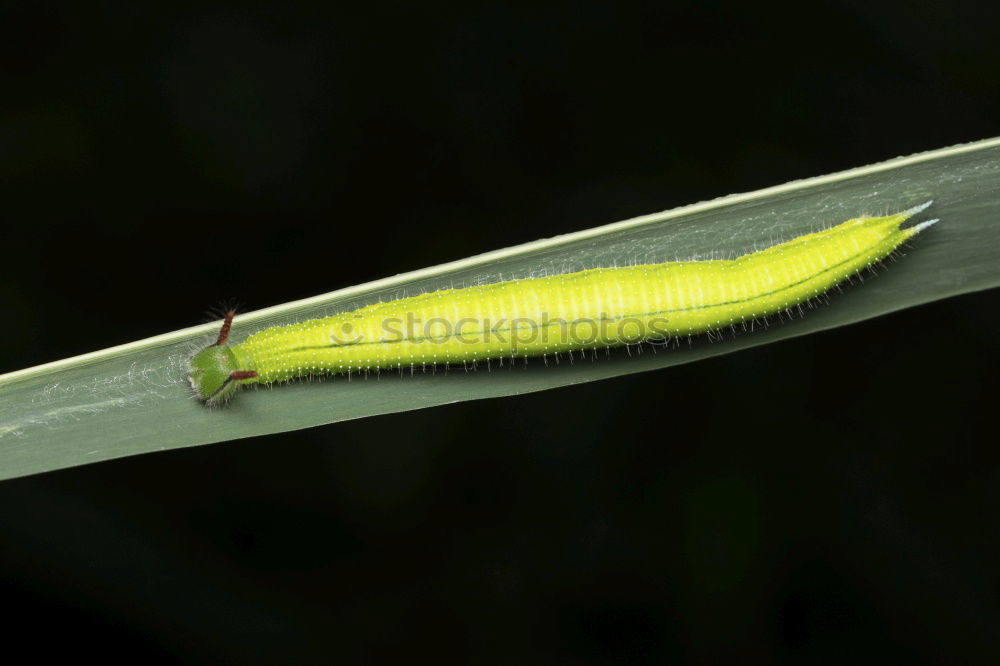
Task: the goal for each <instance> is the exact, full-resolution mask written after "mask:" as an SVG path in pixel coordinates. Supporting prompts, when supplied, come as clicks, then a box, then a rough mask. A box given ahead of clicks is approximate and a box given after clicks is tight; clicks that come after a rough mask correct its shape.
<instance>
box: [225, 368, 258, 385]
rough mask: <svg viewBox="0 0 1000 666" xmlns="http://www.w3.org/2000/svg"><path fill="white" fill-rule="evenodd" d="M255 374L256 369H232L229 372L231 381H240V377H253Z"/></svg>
mask: <svg viewBox="0 0 1000 666" xmlns="http://www.w3.org/2000/svg"><path fill="white" fill-rule="evenodd" d="M256 376H257V371H256V370H234V371H233V372H231V373H229V378H230V379H232V380H233V381H237V382H238V381H240V380H241V379H253V378H254V377H256Z"/></svg>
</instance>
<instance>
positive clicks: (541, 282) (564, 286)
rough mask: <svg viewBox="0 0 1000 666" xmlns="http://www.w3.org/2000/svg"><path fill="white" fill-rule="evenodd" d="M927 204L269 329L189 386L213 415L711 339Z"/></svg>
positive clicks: (890, 244)
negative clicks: (240, 401) (598, 351)
mask: <svg viewBox="0 0 1000 666" xmlns="http://www.w3.org/2000/svg"><path fill="white" fill-rule="evenodd" d="M929 205H930V202H928V203H926V204H923V205H921V206H917V207H915V208H911V209H909V210H906V211H903V212H902V213H896V214H894V215H887V216H884V217H859V218H855V219H853V220H848V221H847V222H844V223H842V224H839V225H837V226H835V227H832V228H831V229H828V230H826V231H822V232H819V233H812V234H806V235H804V236H800V237H798V238H795V239H793V240H790V241H788V242H786V243H782V244H780V245H776V246H774V247H771V248H768V249H766V250H762V251H759V252H753V253H751V254H746V255H743V256H741V257H738V258H736V259H732V260H717V261H677V262H666V263H659V264H646V265H640V266H631V267H628V268H593V269H590V270H584V271H579V272H576V273H566V274H562V275H553V276H548V277H540V278H527V279H521V280H509V281H505V282H497V283H495V284H488V285H484V286H475V287H465V288H460V289H442V290H440V291H433V292H429V293H426V294H422V295H420V296H413V297H410V298H402V299H399V300H395V301H389V302H385V303H379V304H377V305H371V306H368V307H364V308H361V309H358V310H353V311H351V312H344V313H341V314H336V315H332V316H329V317H323V318H321V319H312V320H309V321H305V322H302V323H299V324H293V325H289V326H275V327H272V328H268V329H265V330H262V331H259V332H257V333H254V334H253V335H251V336H249V337H248V338H247V339H246V340H245V341H244V342H242V343H240V344H236V345H231V346H230V345H227V344H226V343H227V341H228V338H229V331H230V328H231V326H232V319H233V313H232V312H229V313H228V314H227V316H226V319H225V322H224V323H223V325H222V330H221V331H220V333H219V338H218V340H217V341H216V343H215V344H214V345H212V346H210V347H208V348H206V349H204V350H202V351H200V352H198V353H197V354H195V355H194V357H193V358H192V359H191V365H190V373H189V376H190V380H191V386H192V387H193V388H194V391H195V393H196V394H197V396H198V397H199V398H200V399H201V400H203V401H204V402H205V403H207V404H209V405H213V404H216V403H219V402H220V401H224V400H226V399H227V398H229V397H230V396H232V394H233V393H234V392H235V391H236V389H237V388H238V387H239V386H240V385H242V384H250V383H262V384H269V383H272V382H280V381H284V380H288V379H292V378H295V377H303V376H309V375H325V374H336V373H351V372H355V371H361V370H369V369H378V368H402V367H415V366H426V365H429V364H436V363H454V362H469V361H478V360H487V359H496V358H511V357H525V358H526V357H529V356H542V355H546V354H556V353H559V352H567V351H575V350H583V349H593V348H597V347H610V346H614V345H622V344H633V343H639V342H647V341H655V340H663V339H666V338H670V337H674V336H679V335H691V334H695V333H705V332H709V331H713V330H717V329H720V328H723V327H726V326H730V325H733V324H736V323H739V322H744V321H746V320H753V319H755V318H757V317H763V316H766V315H771V314H775V313H778V312H780V311H782V310H786V309H788V308H790V307H793V306H795V305H798V304H800V303H802V302H804V301H806V300H808V299H810V298H812V297H814V296H818V295H819V294H822V293H823V292H825V291H827V290H828V289H830V288H831V287H833V286H835V285H836V284H838V283H839V282H842V281H843V280H845V279H847V278H848V277H850V276H851V275H853V274H855V273H857V272H858V271H860V270H862V269H864V268H865V267H867V266H871V265H872V264H874V263H876V262H878V261H881V260H882V259H884V258H886V257H887V256H888V255H889V254H890V253H891V252H892V251H893V250H895V249H896V248H897V247H899V245H900V244H901V243H903V242H904V241H905V240H907V239H908V238H911V237H913V236H914V235H916V234H917V233H919V232H920V231H922V230H923V229H926V228H927V227H929V226H930V225H932V224H934V222H936V221H937V220H930V221H927V222H923V223H921V224H917V225H915V226H912V227H909V228H906V229H900V224H902V223H903V222H904V221H906V220H907V219H908V218H909V217H911V216H912V215H914V214H916V213H918V212H920V211H922V210H924V209H925V208H926V207H927V206H929Z"/></svg>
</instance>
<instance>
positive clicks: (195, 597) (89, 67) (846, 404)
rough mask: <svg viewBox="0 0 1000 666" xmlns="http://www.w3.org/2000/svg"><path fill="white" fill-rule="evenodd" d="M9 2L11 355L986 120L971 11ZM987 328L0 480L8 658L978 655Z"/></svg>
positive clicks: (0, 285)
mask: <svg viewBox="0 0 1000 666" xmlns="http://www.w3.org/2000/svg"><path fill="white" fill-rule="evenodd" d="M24 4H25V7H24V8H21V9H3V10H2V13H0V84H2V93H0V95H2V97H0V100H2V101H0V195H2V198H0V225H2V227H0V228H2V231H0V243H2V245H0V247H2V248H3V250H4V269H3V278H2V281H0V307H2V309H0V312H2V315H0V316H2V318H3V324H4V325H3V326H2V336H3V339H2V345H0V350H2V351H0V371H8V370H15V369H19V368H21V367H26V366H29V365H33V364H36V363H41V362H45V361H50V360H55V359H58V358H62V357H65V356H69V355H73V354H78V353H83V352H87V351H92V350H95V349H100V348H103V347H107V346H110V345H114V344H119V343H123V342H128V341H131V340H135V339H139V338H143V337H147V336H150V335H154V334H158V333H162V332H166V331H170V330H174V329H177V328H181V327H184V326H188V325H192V324H195V323H198V322H200V321H203V320H204V313H205V312H206V311H207V310H208V309H209V308H210V307H212V306H215V305H217V304H219V303H220V302H222V301H225V300H227V299H230V298H235V299H238V301H239V303H240V304H241V307H242V309H244V310H251V309H256V308H259V307H265V306H269V305H274V304H277V303H282V302H285V301H289V300H292V299H296V298H301V297H306V296H311V295H315V294H318V293H322V292H325V291H329V290H332V289H335V288H338V287H343V286H347V285H351V284H355V283H359V282H363V281H366V280H370V279H375V278H379V277H384V276H386V275H390V274H394V273H398V272H401V271H405V270H411V269H416V268H421V267H424V266H428V265H432V264H436V263H440V262H443V261H447V260H451V259H456V258H461V257H463V256H466V255H469V254H474V253H479V252H483V251H487V250H491V249H496V248H499V247H505V246H509V245H514V244H517V243H521V242H525V241H530V240H534V239H537V238H540V237H543V236H550V235H553V234H557V233H564V232H569V231H574V230H578V229H584V228H588V227H591V226H594V225H598V224H603V223H607V222H611V221H616V220H619V219H624V218H627V217H631V216H634V215H638V214H643V213H648V212H653V211H657V210H662V209H665V208H669V207H673V206H677V205H682V204H686V203H691V202H694V201H698V200H702V199H706V198H711V197H715V196H720V195H724V194H728V193H731V192H738V191H747V190H753V189H756V188H760V187H764V186H768V185H773V184H778V183H781V182H784V181H787V180H791V179H795V178H802V177H808V176H814V175H820V174H824V173H828V172H832V171H838V170H842V169H846V168H851V167H855V166H860V165H863V164H867V163H870V162H875V161H880V160H883V159H887V158H890V157H893V156H896V155H900V154H908V153H912V152H916V151H921V150H928V149H934V148H939V147H943V146H946V145H951V144H954V143H957V142H963V141H970V140H975V139H980V138H986V137H990V136H994V135H997V134H1000V121H998V117H1000V116H998V113H1000V90H998V86H997V81H998V80H1000V40H998V39H997V34H998V25H1000V22H998V19H1000V14H998V10H997V9H996V5H989V6H987V4H986V3H980V2H949V3H937V4H928V5H926V6H922V5H917V4H915V3H909V2H906V3H877V4H876V3H870V2H840V3H811V4H809V5H808V9H807V10H806V9H803V7H804V6H803V5H797V6H796V7H797V8H794V9H793V8H789V7H782V8H775V7H768V6H761V5H759V4H757V3H746V4H745V5H742V6H736V7H733V6H728V5H727V4H725V3H688V4H684V3H667V2H663V3H658V2H644V3H622V2H614V3H611V2H609V3H568V2H546V3H481V2H465V3H454V4H441V3H427V2H424V3H413V4H408V5H404V6H401V5H400V4H399V3H377V2H376V3H358V2H351V3H346V2H315V3H294V4H287V3H246V4H225V3H216V4H212V5H211V6H205V4H204V3H200V2H198V3H190V2H177V1H173V2H164V3H160V4H152V3H110V2H107V3H100V2H92V3H80V4H78V5H77V4H67V5H65V6H59V4H58V3H33V4H31V5H30V6H28V5H27V3H24ZM997 304H998V298H997V295H996V294H995V293H983V294H973V295H969V296H965V297H962V298H957V299H952V300H949V301H945V302H940V303H936V304H933V305H929V306H924V307H920V308H916V309H912V310H909V311H905V312H902V313H897V314H894V315H891V316H887V317H882V318H880V319H878V320H876V321H872V322H868V323H864V324H861V325H857V326H853V327H849V328H845V329H840V330H837V331H833V332H829V333H824V334H818V335H812V336H809V337H806V338H802V339H798V340H794V341H790V342H785V343H782V344H779V345H774V346H768V347H764V348H759V349H754V350H750V351H746V352H742V353H739V354H735V355H731V356H726V357H722V358H717V359H713V360H709V361H704V362H701V363H698V364H695V365H689V366H684V367H679V368H674V369H670V370H666V371H660V372H653V373H647V374H643V375H634V376H629V377H624V378H620V379H615V380H610V381H603V382H597V383H592V384H588V385H583V386H577V387H571V388H564V389H560V390H556V391H550V392H547V393H542V394H536V395H529V396H524V397H517V398H505V399H500V400H489V401H482V402H476V403H466V404H459V405H452V406H447V407H439V408H435V409H432V410H427V411H422V412H414V413H408V414H398V415H392V416H384V417H378V418H371V419H366V420H363V421H359V422H353V423H342V424H337V425H333V426H328V427H324V428H316V429H312V430H308V431H305V432H295V433H288V434H284V435H280V436H273V437H265V438H258V439H253V440H241V441H237V442H231V443H227V444H222V445H215V446H206V447H199V448H195V449H191V450H183V451H172V452H168V453H161V454H156V455H149V456H142V457H137V458H131V459H126V460H121V461H116V462H111V463H104V464H100V465H95V466H90V467H84V468H77V469H72V470H66V471H61V472H57V473H50V474H45V475H40V476H35V477H31V478H26V479H20V480H16V481H7V482H4V483H3V484H0V599H2V600H3V604H2V605H3V608H4V609H5V612H6V613H7V617H6V619H4V620H3V622H2V629H0V634H2V642H3V645H4V648H3V649H4V650H13V649H16V648H17V647H25V648H27V649H30V650H31V652H32V655H33V659H35V660H39V659H44V658H46V657H60V658H74V659H75V658H79V657H81V656H82V655H87V654H94V655H98V656H100V657H102V658H104V659H107V660H110V661H124V660H126V659H127V660H141V661H142V662H143V663H171V662H186V663H245V664H253V663H285V664H291V663H310V662H324V663H344V664H352V663H398V662H400V661H411V660H414V659H420V658H428V659H435V660H437V661H441V662H444V663H455V662H457V663H472V662H476V663H530V664H535V663H538V664H546V663H552V664H565V663H580V664H647V663H667V662H678V661H680V662H685V663H720V662H731V661H732V662H735V661H738V662H740V663H757V662H765V661H766V662H772V663H809V664H817V663H820V664H822V663H829V664H842V663H844V662H850V663H879V664H883V663H921V664H923V663H928V664H931V663H969V664H971V663H995V659H994V657H996V656H998V654H1000V638H998V635H997V627H998V626H1000V575H998V570H997V562H998V561H1000V540H998V530H997V526H996V520H997V515H998V514H997V510H998V508H1000V490H998V488H1000V452H998V447H997V446H996V441H995V440H996V437H995V428H996V426H995V423H996V418H995V409H996V408H995V404H996V403H995V397H994V395H993V390H994V387H995V385H996V376H997V355H996V354H995V352H994V344H995V343H994V336H995V331H996V330H997V325H998V324H1000V321H998V320H1000V317H998V315H997ZM991 429H993V433H992V437H991V436H990V435H989V434H983V433H989V432H990V430H991Z"/></svg>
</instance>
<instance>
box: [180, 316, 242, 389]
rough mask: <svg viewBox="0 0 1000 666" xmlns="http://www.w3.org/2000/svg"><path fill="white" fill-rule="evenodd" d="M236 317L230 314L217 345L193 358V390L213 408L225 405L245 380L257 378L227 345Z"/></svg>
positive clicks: (189, 373) (191, 379) (190, 375)
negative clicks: (241, 366)
mask: <svg viewBox="0 0 1000 666" xmlns="http://www.w3.org/2000/svg"><path fill="white" fill-rule="evenodd" d="M234 314H235V312H233V311H232V310H230V311H229V312H227V313H226V319H225V321H224V322H223V323H222V330H221V331H219V339H218V340H216V342H215V344H214V345H212V346H210V347H206V348H205V349H202V350H201V351H200V352H198V353H197V354H195V355H194V356H192V357H191V363H190V366H189V369H188V379H189V380H190V381H191V388H193V389H194V392H195V394H196V395H197V396H198V398H200V399H201V400H202V401H204V402H205V404H207V405H210V406H211V405H217V404H219V403H221V402H225V401H226V400H227V399H229V398H230V397H231V396H232V394H233V393H234V392H235V391H236V389H237V388H238V387H239V385H240V382H241V381H243V380H245V379H252V378H254V377H256V376H257V373H256V372H254V371H253V370H240V369H239V365H238V363H239V362H238V360H237V359H236V354H235V353H233V350H232V349H231V348H230V347H229V346H228V345H226V341H227V340H228V339H229V329H230V328H231V327H232V325H233V315H234Z"/></svg>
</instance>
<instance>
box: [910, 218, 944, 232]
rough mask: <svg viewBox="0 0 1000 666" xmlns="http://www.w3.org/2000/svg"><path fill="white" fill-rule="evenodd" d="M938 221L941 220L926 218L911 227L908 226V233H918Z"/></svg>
mask: <svg viewBox="0 0 1000 666" xmlns="http://www.w3.org/2000/svg"><path fill="white" fill-rule="evenodd" d="M940 221H941V220H940V219H938V218H934V219H933V220H927V221H926V222H921V223H920V224H915V225H913V226H912V227H910V233H911V234H913V235H916V234H919V233H920V232H921V231H923V230H924V229H926V228H927V227H929V226H931V225H934V224H937V223H938V222H940Z"/></svg>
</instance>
